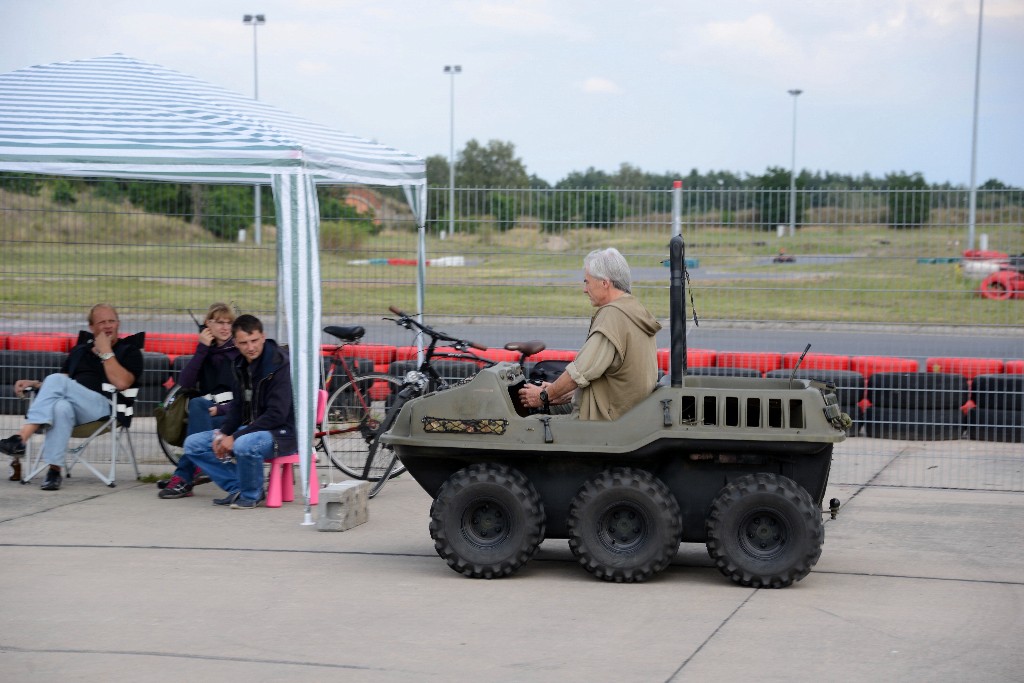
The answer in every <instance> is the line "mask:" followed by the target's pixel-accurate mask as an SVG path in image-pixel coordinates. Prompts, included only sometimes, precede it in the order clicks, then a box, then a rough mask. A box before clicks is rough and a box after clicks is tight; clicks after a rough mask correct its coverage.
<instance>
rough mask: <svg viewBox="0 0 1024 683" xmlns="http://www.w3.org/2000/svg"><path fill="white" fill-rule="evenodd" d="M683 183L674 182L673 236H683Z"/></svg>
mask: <svg viewBox="0 0 1024 683" xmlns="http://www.w3.org/2000/svg"><path fill="white" fill-rule="evenodd" d="M682 216H683V181H682V180H673V181H672V236H673V237H675V236H676V235H681V234H683V218H682Z"/></svg>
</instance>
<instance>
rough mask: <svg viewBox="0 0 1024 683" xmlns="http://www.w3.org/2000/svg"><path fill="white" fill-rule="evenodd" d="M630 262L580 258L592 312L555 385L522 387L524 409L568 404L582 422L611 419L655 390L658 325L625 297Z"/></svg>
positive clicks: (609, 252)
mask: <svg viewBox="0 0 1024 683" xmlns="http://www.w3.org/2000/svg"><path fill="white" fill-rule="evenodd" d="M630 289H631V288H630V272H629V264H628V263H626V259H625V257H623V256H622V254H620V253H619V251H618V250H617V249H614V248H608V249H598V250H596V251H592V252H590V253H589V254H588V255H587V257H586V258H585V259H583V292H584V293H585V294H586V295H587V296H588V297H589V298H590V303H591V305H592V306H595V307H596V308H597V311H596V312H595V313H594V316H593V317H592V318H591V320H590V331H589V332H588V333H587V341H586V342H585V343H584V344H583V348H582V349H580V351H579V352H578V353H577V354H576V359H575V360H574V361H573V362H571V363H569V365H568V366H567V367H566V369H565V372H563V373H562V374H561V375H560V376H559V377H558V378H557V379H556V380H555V381H554V382H551V383H545V384H542V385H540V386H536V385H532V384H527V385H526V386H525V387H523V388H522V389H521V390H520V391H519V397H520V400H521V401H522V402H523V404H524V405H527V406H530V407H536V408H547V407H548V406H549V405H559V404H564V403H568V402H569V401H572V402H573V412H574V413H576V412H578V415H579V418H580V419H581V420H614V419H617V418H619V417H621V416H622V415H624V414H625V413H626V412H627V411H628V410H629V409H630V408H632V407H633V406H635V405H636V404H637V403H639V402H640V401H641V400H643V399H644V397H646V396H648V395H650V393H651V392H652V391H654V387H655V386H656V384H657V382H658V347H657V344H656V342H655V339H654V336H655V335H656V334H657V332H658V330H660V329H661V324H660V323H659V322H658V321H657V320H655V319H654V316H653V315H651V313H650V311H648V310H647V309H646V308H644V305H643V304H641V303H640V302H639V301H638V300H637V299H636V298H635V297H634V296H633V295H632V294H631V293H630Z"/></svg>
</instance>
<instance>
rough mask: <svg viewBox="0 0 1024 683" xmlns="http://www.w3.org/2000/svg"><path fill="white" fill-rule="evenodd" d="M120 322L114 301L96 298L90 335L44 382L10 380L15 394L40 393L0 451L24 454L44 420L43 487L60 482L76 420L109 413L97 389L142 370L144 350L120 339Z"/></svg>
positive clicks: (123, 383)
mask: <svg viewBox="0 0 1024 683" xmlns="http://www.w3.org/2000/svg"><path fill="white" fill-rule="evenodd" d="M119 325H120V322H119V321H118V318H117V311H116V310H114V307H113V306H111V305H109V304H96V305H95V306H93V307H92V309H91V310H90V311H89V329H90V330H91V331H92V334H93V339H91V340H89V341H88V342H87V343H85V344H79V345H78V346H76V347H75V348H74V349H72V350H71V353H70V354H68V357H67V359H66V360H65V361H64V366H63V367H62V368H61V372H60V373H59V374H53V375H49V376H48V377H47V378H46V379H44V380H43V381H42V382H40V381H38V380H31V379H19V380H18V381H17V382H15V383H14V393H15V394H16V395H18V396H21V395H23V394H24V392H25V390H26V389H35V390H37V391H38V394H37V395H36V400H35V401H33V402H32V406H31V407H30V408H29V410H28V413H27V414H26V415H25V420H26V422H25V424H24V425H22V427H21V430H20V431H19V432H18V433H17V434H14V435H12V436H9V437H8V438H6V439H0V451H3V452H4V453H7V454H9V455H13V456H15V457H17V456H20V455H23V454H24V453H25V443H26V442H27V441H28V440H29V438H31V436H32V435H33V434H35V433H36V432H37V431H39V428H40V427H42V426H43V425H49V430H48V431H47V432H46V440H45V441H44V442H43V452H42V455H43V460H44V461H45V462H46V463H48V464H49V465H50V468H49V471H48V472H47V473H46V481H45V482H44V483H43V485H42V486H41V487H40V488H42V489H43V490H44V491H56V490H58V489H59V488H60V485H61V481H62V480H63V477H61V465H63V464H64V453H65V451H66V450H67V447H68V441H69V439H70V438H71V430H72V429H74V427H75V425H78V424H84V423H86V422H92V421H94V420H102V419H104V418H106V417H108V416H109V415H110V400H109V399H108V398H107V396H106V395H104V394H103V393H101V392H102V390H103V389H102V387H103V384H104V383H109V384H113V385H114V386H115V387H117V390H118V391H122V390H124V389H128V388H129V387H131V386H133V385H135V382H136V380H137V379H138V378H139V377H140V376H141V375H142V368H143V365H142V351H141V350H140V349H139V348H138V347H137V346H135V345H132V344H131V343H127V342H124V341H122V340H120V339H119V337H118V327H119Z"/></svg>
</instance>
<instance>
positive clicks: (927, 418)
mask: <svg viewBox="0 0 1024 683" xmlns="http://www.w3.org/2000/svg"><path fill="white" fill-rule="evenodd" d="M867 399H868V402H869V405H868V406H867V408H866V410H865V411H864V434H865V435H866V436H870V437H875V438H880V439H904V440H910V441H944V440H949V439H959V438H960V437H961V435H962V433H963V428H964V419H963V412H962V411H961V408H963V406H964V404H965V403H966V402H967V380H966V379H965V378H964V376H963V375H959V374H953V373H945V372H876V373H874V374H872V375H871V377H870V378H868V387H867Z"/></svg>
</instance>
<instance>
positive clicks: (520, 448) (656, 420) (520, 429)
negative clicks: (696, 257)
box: [381, 238, 849, 587]
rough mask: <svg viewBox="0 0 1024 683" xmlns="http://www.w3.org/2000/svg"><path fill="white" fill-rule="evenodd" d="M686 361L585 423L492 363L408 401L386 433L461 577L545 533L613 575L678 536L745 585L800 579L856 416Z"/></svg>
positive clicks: (827, 388) (527, 551)
mask: <svg viewBox="0 0 1024 683" xmlns="http://www.w3.org/2000/svg"><path fill="white" fill-rule="evenodd" d="M677 239H678V238H677ZM676 258H677V254H675V253H674V254H673V264H675V263H676ZM678 259H679V264H682V263H683V260H682V255H681V254H679V255H678ZM681 268H682V266H681V265H680V271H681ZM674 277H675V276H674ZM681 279H682V277H681V274H680V280H681ZM674 298H675V297H674ZM683 319H685V318H683ZM676 320H677V315H675V314H674V315H673V335H674V336H675V334H676V332H677V329H676V326H677V323H676ZM679 352H680V349H679V348H678V345H677V344H676V343H675V339H674V343H673V360H674V359H675V358H677V357H679ZM683 353H685V351H683ZM683 357H685V355H683ZM681 370H683V368H681V367H680V366H676V365H675V364H674V367H673V373H672V377H671V381H670V382H668V385H661V386H658V387H657V388H656V389H655V390H654V392H653V393H652V394H651V395H650V396H649V397H648V398H646V399H645V400H644V401H642V402H641V403H639V404H638V405H636V406H635V407H634V408H633V409H631V410H630V411H629V412H628V413H626V414H625V415H623V416H622V417H621V418H619V419H618V420H614V421H581V420H578V419H576V418H574V417H572V416H569V415H559V416H554V415H534V414H529V413H528V412H527V411H526V410H525V409H523V408H522V407H521V405H520V404H519V401H518V399H517V395H518V390H519V388H520V387H521V386H522V385H523V383H524V382H525V381H526V378H525V377H524V376H523V373H522V369H521V368H520V366H519V365H517V364H514V363H499V364H497V365H495V366H493V367H490V368H485V369H484V370H481V371H480V372H479V373H478V374H477V375H475V376H474V377H472V378H470V379H468V380H466V381H464V382H462V383H461V384H459V385H456V386H454V387H452V388H449V389H447V390H444V391H438V392H434V393H432V394H427V395H425V396H422V397H420V398H416V399H413V400H412V401H410V402H408V403H407V404H406V405H405V406H404V407H403V408H402V410H401V413H400V414H399V415H398V418H397V419H396V421H395V423H394V424H393V426H392V428H391V429H390V431H389V432H388V433H387V434H385V435H383V436H382V437H381V440H382V441H383V442H384V443H386V444H388V445H389V446H391V447H393V448H394V450H395V453H396V454H397V455H398V457H399V458H400V459H401V461H402V463H403V464H404V465H405V467H406V468H407V469H408V471H409V472H410V474H411V475H412V476H413V477H414V478H415V479H416V481H417V482H418V483H419V484H420V485H421V486H422V487H423V488H424V490H426V492H427V493H428V494H430V496H431V497H432V498H433V499H434V502H433V504H432V506H431V522H430V531H431V536H432V537H433V538H434V542H435V547H436V549H437V552H438V553H439V554H440V555H441V557H443V558H444V559H445V560H447V562H448V564H449V565H450V566H451V567H452V568H453V569H455V570H456V571H459V572H461V573H463V574H466V575H468V576H473V577H483V578H492V577H498V576H505V575H508V574H511V573H512V572H514V571H516V570H517V569H518V568H519V567H520V566H522V565H523V564H524V563H525V562H526V561H528V560H529V559H530V557H532V556H533V554H534V553H535V552H536V550H537V547H538V546H539V545H540V543H541V541H543V540H544V539H545V538H567V539H569V546H570V548H571V549H572V552H573V553H574V555H575V556H576V557H577V559H578V560H579V562H580V563H581V564H582V565H583V566H584V567H585V568H586V569H587V570H588V571H590V572H591V573H593V574H594V575H596V576H598V577H600V578H603V579H606V580H610V581H627V582H631V581H643V580H645V579H647V578H649V577H650V576H652V575H654V574H655V573H657V572H659V571H661V570H662V569H664V568H665V567H666V566H667V565H668V564H669V562H670V561H671V559H672V557H673V556H674V555H675V553H676V551H677V550H678V547H679V543H680V542H681V541H686V542H702V543H705V544H706V545H707V549H708V552H709V554H710V555H711V557H712V559H713V560H714V562H715V564H716V566H718V568H719V569H720V570H721V571H722V572H723V573H724V574H725V575H726V576H728V577H729V578H731V579H732V580H733V581H735V582H737V583H740V584H742V585H747V586H758V587H760V586H764V587H781V586H786V585H789V584H791V583H792V582H793V581H797V580H799V579H801V578H803V577H804V576H806V575H807V573H808V572H810V570H811V568H812V567H813V566H814V564H815V562H816V561H817V559H818V557H819V555H820V554H821V544H822V542H823V540H824V528H823V525H822V520H821V515H822V512H821V505H822V499H823V497H824V494H825V487H826V484H827V482H828V473H829V468H830V465H831V461H832V449H833V446H834V444H836V443H838V442H840V441H842V440H843V439H845V438H846V431H845V430H846V428H847V427H848V426H849V418H848V417H847V416H846V415H844V414H843V413H841V412H840V410H839V408H838V402H837V399H836V394H835V389H834V387H832V386H831V385H827V384H825V383H822V382H818V381H814V380H805V379H791V380H787V379H759V378H758V379H754V378H740V377H711V376H686V375H685V374H683V373H682V372H681ZM666 379H669V378H666ZM836 506H837V503H834V504H833V508H834V507H836Z"/></svg>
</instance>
